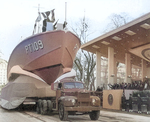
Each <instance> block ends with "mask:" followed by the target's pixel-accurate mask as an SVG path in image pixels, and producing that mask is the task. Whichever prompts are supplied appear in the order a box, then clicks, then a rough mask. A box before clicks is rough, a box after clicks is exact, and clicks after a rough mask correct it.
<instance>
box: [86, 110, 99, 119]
mask: <svg viewBox="0 0 150 122" xmlns="http://www.w3.org/2000/svg"><path fill="white" fill-rule="evenodd" d="M99 114H100V111H92V112H90V113H89V116H90V118H91V120H98V118H99Z"/></svg>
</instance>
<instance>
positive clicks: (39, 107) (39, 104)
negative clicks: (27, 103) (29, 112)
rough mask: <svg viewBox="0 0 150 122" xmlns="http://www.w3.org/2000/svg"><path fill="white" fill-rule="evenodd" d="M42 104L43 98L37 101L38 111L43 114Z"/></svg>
mask: <svg viewBox="0 0 150 122" xmlns="http://www.w3.org/2000/svg"><path fill="white" fill-rule="evenodd" d="M41 106H42V100H41V99H39V100H38V102H37V106H36V112H37V113H38V114H41Z"/></svg>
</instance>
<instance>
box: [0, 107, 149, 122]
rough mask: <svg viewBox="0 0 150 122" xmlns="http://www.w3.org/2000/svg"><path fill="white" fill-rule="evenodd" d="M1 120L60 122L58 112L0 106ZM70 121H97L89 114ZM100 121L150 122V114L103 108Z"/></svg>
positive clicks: (70, 118) (10, 121) (6, 121)
mask: <svg viewBox="0 0 150 122" xmlns="http://www.w3.org/2000/svg"><path fill="white" fill-rule="evenodd" d="M0 122H60V120H59V116H58V114H57V113H55V114H53V115H51V116H50V115H39V114H37V113H35V112H32V111H15V110H11V111H8V110H5V109H2V108H1V107H0ZM68 122H95V121H91V120H90V118H89V116H88V115H78V116H69V119H68ZM98 122H150V115H146V114H136V113H130V114H129V113H126V112H118V111H117V112H116V111H108V110H101V113H100V117H99V120H98Z"/></svg>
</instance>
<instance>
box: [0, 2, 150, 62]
mask: <svg viewBox="0 0 150 122" xmlns="http://www.w3.org/2000/svg"><path fill="white" fill-rule="evenodd" d="M65 2H67V21H68V25H71V23H72V22H77V21H79V19H80V18H82V17H83V16H84V14H85V16H86V18H88V19H90V22H91V23H92V26H93V29H94V31H95V34H94V35H93V38H96V37H97V36H99V35H100V34H101V32H102V31H103V30H105V27H107V25H108V22H109V16H110V15H111V14H113V13H115V14H120V13H127V14H128V15H129V16H130V17H131V18H133V19H135V18H137V17H140V16H142V15H143V14H146V13H149V12H150V0H1V1H0V51H1V52H2V54H0V55H1V58H3V59H5V60H7V61H8V59H9V56H10V54H11V52H12V51H13V49H14V48H15V47H16V45H17V44H18V43H19V42H20V41H21V40H23V39H25V38H27V37H28V36H31V35H32V32H33V26H34V23H35V20H36V18H37V16H38V8H37V7H38V4H40V11H41V12H44V11H48V10H52V9H54V8H55V15H56V16H55V17H56V19H59V22H63V21H64V20H65Z"/></svg>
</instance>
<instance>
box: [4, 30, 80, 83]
mask: <svg viewBox="0 0 150 122" xmlns="http://www.w3.org/2000/svg"><path fill="white" fill-rule="evenodd" d="M80 45H81V44H80V40H79V38H78V37H77V36H75V35H74V34H73V33H71V32H70V31H63V30H59V31H52V32H45V33H41V34H37V35H34V36H31V37H29V38H27V39H25V40H24V41H22V42H21V43H20V44H18V46H17V47H16V48H15V49H14V51H13V52H12V54H11V56H10V59H9V63H8V70H7V74H8V76H7V77H8V79H9V81H12V79H14V75H13V74H14V71H13V67H14V66H16V65H17V66H20V67H21V68H22V69H23V70H25V71H29V72H32V73H34V74H36V75H38V76H39V77H40V78H42V79H43V80H44V81H45V82H46V83H47V84H49V85H50V84H51V83H53V82H54V81H55V80H56V79H57V78H58V77H59V76H60V75H62V74H64V73H66V72H69V71H71V69H72V67H73V61H74V59H75V56H76V53H77V51H78V49H79V48H80Z"/></svg>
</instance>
